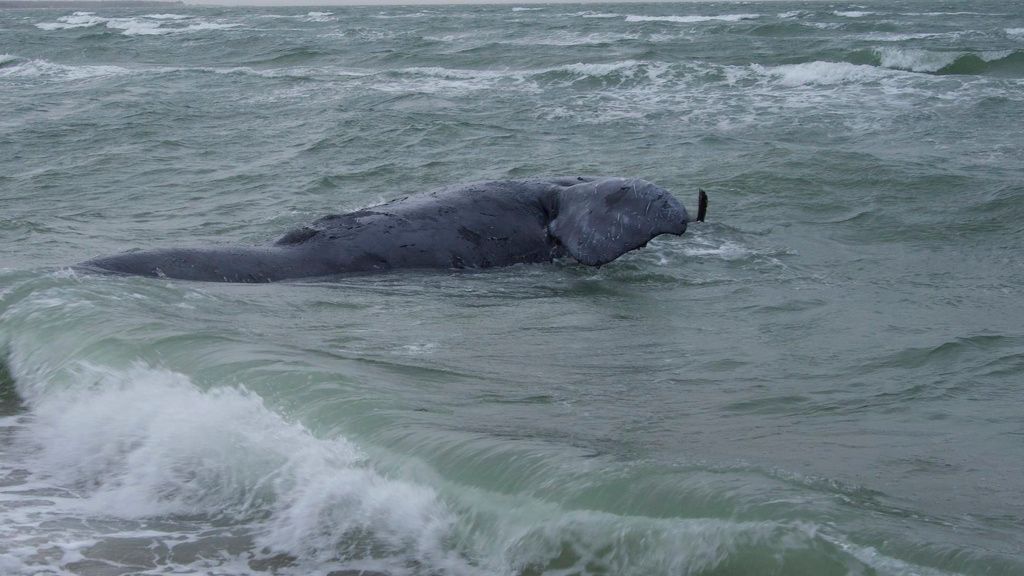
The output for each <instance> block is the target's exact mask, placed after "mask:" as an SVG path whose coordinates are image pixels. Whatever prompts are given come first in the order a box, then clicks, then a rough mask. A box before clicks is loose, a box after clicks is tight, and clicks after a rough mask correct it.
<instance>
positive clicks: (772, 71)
mask: <svg viewBox="0 0 1024 576" xmlns="http://www.w3.org/2000/svg"><path fill="white" fill-rule="evenodd" d="M750 67H751V69H753V70H754V72H756V73H757V74H759V75H762V76H767V77H769V78H771V79H773V80H776V81H777V82H778V83H779V84H781V85H782V86H790V87H794V86H807V85H832V84H847V83H862V82H870V81H876V80H879V79H880V78H883V77H884V76H885V72H884V71H882V70H879V69H878V67H876V66H871V65H868V64H850V63H849V62H827V61H820V60H819V61H815V62H805V63H803V64H783V65H781V66H761V65H760V64H752V65H751V66H750Z"/></svg>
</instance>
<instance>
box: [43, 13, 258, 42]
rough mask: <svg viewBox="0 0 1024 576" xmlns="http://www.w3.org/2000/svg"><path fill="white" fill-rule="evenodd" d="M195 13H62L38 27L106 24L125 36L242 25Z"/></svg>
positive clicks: (59, 27) (66, 28)
mask: <svg viewBox="0 0 1024 576" xmlns="http://www.w3.org/2000/svg"><path fill="white" fill-rule="evenodd" d="M193 19H194V18H193V17H191V16H186V15H183V14H147V15H144V16H138V17H123V18H105V17H103V16H97V15H96V14H95V13H93V12H75V13H73V14H71V15H69V16H61V17H59V18H57V21H56V22H39V23H37V24H36V27H37V28H39V29H41V30H69V29H74V28H89V27H93V26H101V25H102V26H105V27H106V28H108V29H111V30H120V31H121V33H122V34H124V35H125V36H147V35H159V34H173V33H181V32H199V31H203V30H223V29H228V28H235V27H237V26H238V24H234V23H220V22H208V21H204V20H198V21H195V22H192V23H188V22H186V21H187V20H193Z"/></svg>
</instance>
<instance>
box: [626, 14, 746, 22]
mask: <svg viewBox="0 0 1024 576" xmlns="http://www.w3.org/2000/svg"><path fill="white" fill-rule="evenodd" d="M760 17H761V15H760V14H722V15H719V16H636V15H633V14H630V15H629V16H626V22H677V23H683V24H691V23H695V22H711V21H722V22H739V21H740V20H755V19H757V18H760Z"/></svg>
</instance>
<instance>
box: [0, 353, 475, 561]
mask: <svg viewBox="0 0 1024 576" xmlns="http://www.w3.org/2000/svg"><path fill="white" fill-rule="evenodd" d="M77 372H78V374H77V377H74V380H75V382H74V383H73V387H68V388H62V387H60V386H54V385H42V383H38V384H39V385H38V386H37V385H33V384H32V383H24V382H22V381H20V382H19V390H20V391H22V393H23V394H24V395H26V396H27V398H26V399H27V400H28V402H29V404H30V406H31V414H30V416H29V417H27V418H24V419H23V421H21V422H19V426H20V429H19V430H18V431H17V436H16V445H15V449H14V450H13V451H12V453H15V454H17V456H16V458H17V460H18V461H17V462H12V461H9V460H10V459H8V460H7V461H5V465H6V466H18V467H21V468H23V469H26V470H28V471H29V472H30V473H31V478H30V479H29V480H28V482H30V483H31V485H30V486H28V487H30V488H32V489H35V490H46V491H47V492H48V494H56V495H57V496H49V495H48V496H47V497H46V498H45V499H41V498H39V497H25V496H19V493H22V491H25V490H26V488H27V486H25V485H22V486H18V487H17V488H18V490H17V491H12V492H6V491H5V492H3V493H2V494H3V496H4V498H5V499H6V500H7V501H10V500H18V499H19V498H20V499H21V500H22V501H20V502H16V505H12V506H3V507H0V535H3V536H5V537H6V536H16V537H19V538H22V537H26V536H28V538H27V541H31V536H33V535H34V536H36V537H44V538H45V539H46V541H47V543H48V545H49V546H53V547H54V549H56V550H59V551H60V552H63V554H60V553H58V554H57V555H56V556H55V557H52V562H53V563H54V567H57V566H59V565H62V564H64V563H66V562H67V559H68V558H69V557H74V555H75V554H77V553H81V552H83V551H87V550H88V549H89V548H90V547H92V546H93V545H95V544H97V543H102V540H103V539H105V538H113V539H114V540H115V541H116V540H117V539H119V538H144V537H148V538H158V539H163V538H166V539H168V541H169V542H176V543H181V542H196V541H198V540H201V539H203V538H206V537H207V536H206V534H205V532H210V533H216V525H217V524H216V522H217V521H216V520H209V521H207V520H203V518H208V519H221V520H220V521H223V520H222V519H225V518H229V519H231V521H232V524H233V525H234V526H235V528H234V529H233V530H234V532H235V537H236V538H238V535H241V534H246V536H245V539H247V540H248V541H249V542H250V543H249V546H250V547H252V548H253V550H258V549H266V550H267V551H269V552H271V553H283V554H288V555H291V556H292V557H294V558H295V559H296V562H298V563H300V564H301V563H307V564H312V565H318V564H319V565H321V566H322V565H324V564H325V563H326V564H328V565H337V564H343V563H346V561H348V562H352V564H350V565H349V566H348V567H350V568H357V567H359V566H360V563H362V564H361V565H362V566H363V567H368V566H367V565H366V564H365V563H366V562H373V561H376V562H378V563H380V562H387V561H388V559H389V558H398V559H400V560H401V561H409V560H412V561H416V562H421V563H423V564H425V565H428V566H444V565H452V564H453V563H455V564H457V563H458V562H459V560H458V559H457V558H450V555H451V554H452V553H451V552H450V551H448V550H447V548H446V545H445V542H446V539H447V538H450V536H451V531H452V528H453V525H454V522H455V515H454V514H453V513H452V511H450V510H449V509H448V507H447V505H446V504H445V503H444V502H443V501H442V500H441V499H440V498H439V496H438V494H437V492H436V491H435V490H434V489H433V488H431V487H429V486H426V485H423V484H419V483H415V482H411V481H406V480H402V479H396V478H392V477H389V476H385V475H384V474H382V473H380V472H378V471H377V470H376V469H375V468H374V465H373V463H372V462H371V461H369V460H368V458H367V457H366V456H365V455H364V454H363V452H362V451H361V450H360V449H359V448H358V447H357V446H355V445H354V444H353V443H351V442H350V441H349V440H347V439H346V438H344V437H342V436H332V437H328V438H319V437H316V436H314V435H313V434H312V433H311V432H310V431H309V430H308V429H306V428H305V427H303V426H302V425H301V424H298V423H295V422H290V421H288V420H287V419H285V418H283V417H281V416H280V415H279V414H277V413H276V412H274V411H272V410H270V409H269V408H268V407H267V406H266V405H265V404H264V403H263V401H262V399H261V398H260V397H258V396H257V395H255V394H252V393H250V392H247V391H246V390H244V389H241V388H231V387H224V388H216V389H213V390H209V391H203V390H201V389H199V388H198V387H196V386H195V385H194V384H193V383H192V382H191V381H190V380H189V379H188V378H187V377H185V376H184V375H182V374H179V373H174V372H170V371H167V370H162V369H158V368H151V367H147V366H143V365H137V366H135V367H133V368H128V369H114V368H107V367H99V366H89V365H83V366H81V367H80V368H79V369H78V370H77ZM22 380H23V379H22ZM12 453H8V454H7V456H11V455H12ZM182 515H184V516H189V517H191V518H192V520H188V521H184V522H180V523H176V524H175V523H173V522H161V527H160V528H155V529H147V528H146V525H145V523H140V522H136V520H144V519H147V518H153V517H160V518H168V517H174V516H182ZM97 517H102V518H105V519H106V520H104V522H105V524H104V525H105V526H108V527H109V528H108V529H107V530H108V531H109V530H110V529H111V528H112V529H113V530H114V531H113V533H110V534H106V535H98V534H97V532H96V531H95V530H94V529H93V528H91V527H86V528H81V526H83V525H87V524H88V523H89V522H90V521H91V519H94V518H97ZM175 526H176V527H175ZM117 527H120V528H117ZM118 530H120V531H118ZM5 539H6V540H7V541H6V542H5V544H3V545H2V546H0V549H5V552H6V553H5V554H0V556H17V557H18V558H20V561H22V562H25V561H26V560H28V559H29V558H32V557H31V556H28V555H26V556H25V557H24V558H22V555H21V554H20V553H19V552H17V551H14V553H13V554H12V553H11V547H12V546H14V545H16V543H14V542H12V541H11V539H10V538H5ZM356 541H361V542H362V543H363V544H362V547H360V545H357V544H353V542H356ZM370 542H372V546H371V544H370ZM172 546H173V544H172ZM371 548H372V549H373V552H367V550H370V549H371ZM94 554H95V553H94ZM100 554H102V552H100ZM235 554H237V552H236V553H235ZM247 554H248V553H244V554H243V557H240V558H231V557H230V556H231V554H228V553H225V554H224V555H223V557H222V558H221V559H220V560H215V561H214V562H215V563H214V564H213V566H221V567H222V568H223V565H222V564H221V562H223V563H227V564H230V563H231V562H234V561H237V560H245V558H244V555H247ZM34 560H35V562H36V570H38V569H39V568H41V567H42V566H39V564H38V563H39V562H46V558H44V557H41V556H37V557H35V558H34ZM200 561H204V562H205V561H207V560H206V559H197V562H200ZM207 565H208V566H209V564H207ZM378 565H380V564H378ZM453 567H454V566H453ZM456 571H457V572H461V573H466V572H468V571H467V570H465V569H462V570H456ZM229 572H230V570H229ZM246 572H248V570H246Z"/></svg>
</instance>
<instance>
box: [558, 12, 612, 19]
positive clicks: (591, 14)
mask: <svg viewBox="0 0 1024 576" xmlns="http://www.w3.org/2000/svg"><path fill="white" fill-rule="evenodd" d="M570 16H579V17H581V18H618V17H620V16H622V14H617V13H615V12H576V13H575V14H570Z"/></svg>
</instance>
